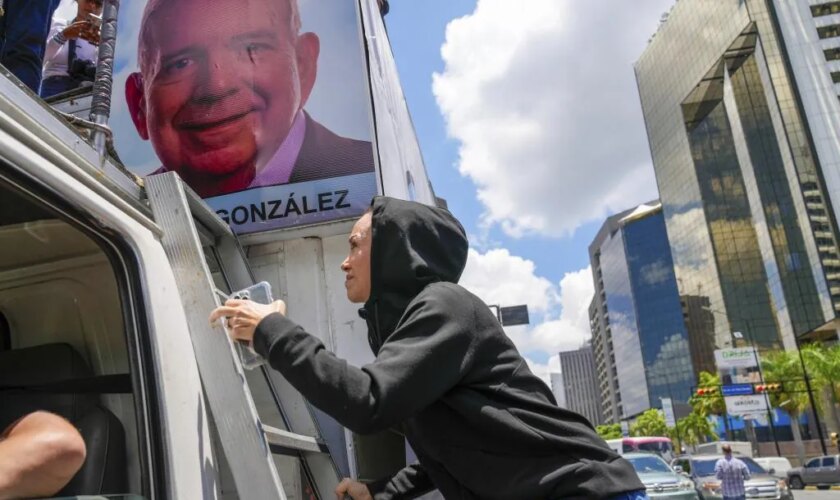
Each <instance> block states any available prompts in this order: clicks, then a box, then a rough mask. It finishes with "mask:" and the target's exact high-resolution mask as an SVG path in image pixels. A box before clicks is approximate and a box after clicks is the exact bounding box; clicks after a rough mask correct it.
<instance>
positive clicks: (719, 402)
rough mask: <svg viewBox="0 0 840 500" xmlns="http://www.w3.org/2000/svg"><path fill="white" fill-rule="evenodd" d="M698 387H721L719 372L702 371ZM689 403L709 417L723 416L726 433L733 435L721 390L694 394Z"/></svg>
mask: <svg viewBox="0 0 840 500" xmlns="http://www.w3.org/2000/svg"><path fill="white" fill-rule="evenodd" d="M697 388H698V389H720V375H718V374H717V373H709V372H700V375H699V376H698V377H697ZM688 403H689V404H690V405H691V407H692V408H693V409H694V411H695V412H696V413H697V414H698V415H700V416H702V417H709V416H711V415H715V416H717V417H722V418H723V426H724V428H725V429H726V435H727V436H730V435H731V431H730V429H729V419H728V418H726V402H725V401H724V400H723V396H721V395H720V392H718V393H717V394H715V395H714V396H698V395H697V394H694V395H692V396H691V398H690V399H689V400H688Z"/></svg>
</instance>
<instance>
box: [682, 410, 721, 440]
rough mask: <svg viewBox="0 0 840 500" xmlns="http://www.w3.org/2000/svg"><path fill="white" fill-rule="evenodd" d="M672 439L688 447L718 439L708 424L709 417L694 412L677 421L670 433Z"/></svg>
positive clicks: (709, 423)
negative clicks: (676, 439)
mask: <svg viewBox="0 0 840 500" xmlns="http://www.w3.org/2000/svg"><path fill="white" fill-rule="evenodd" d="M674 437H676V438H678V440H680V441H682V444H686V445H688V446H694V445H697V444H700V443H705V442H706V440H707V439H709V438H711V439H712V440H713V441H714V440H716V439H718V435H717V433H715V430H714V427H713V426H712V424H711V422H709V417H708V416H704V415H702V414H700V413H698V412H697V411H696V410H695V411H692V412H691V413H689V414H688V415H687V416H685V417H683V418H681V419H679V420H678V421H677V427H676V429H675V430H674V431H673V432H672V439H673V438H674Z"/></svg>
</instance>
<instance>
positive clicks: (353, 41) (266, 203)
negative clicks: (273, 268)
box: [111, 0, 378, 234]
mask: <svg viewBox="0 0 840 500" xmlns="http://www.w3.org/2000/svg"><path fill="white" fill-rule="evenodd" d="M361 26H362V21H361V19H360V12H359V5H358V3H357V2H348V1H346V0H318V1H314V0H123V2H122V3H121V8H120V22H119V31H118V34H119V35H118V39H117V57H116V61H115V81H114V96H113V106H114V107H113V110H112V117H111V126H112V128H113V130H114V142H115V145H116V148H117V153H118V154H119V155H120V157H121V160H122V161H123V162H124V163H125V164H126V166H127V167H128V168H129V169H130V170H132V171H133V172H134V173H136V174H138V175H140V176H147V175H155V174H157V173H162V172H167V171H176V172H178V173H179V174H180V176H181V177H182V178H183V179H184V180H185V181H186V183H187V184H188V185H189V186H190V187H192V188H193V190H195V191H196V192H197V193H198V194H199V195H201V196H202V197H203V198H204V199H205V200H206V201H207V203H208V204H209V205H210V206H211V207H212V208H213V209H214V210H215V211H216V212H217V213H218V214H219V215H220V216H221V217H222V218H223V219H224V220H225V221H227V222H228V223H229V224H230V225H231V227H232V228H233V229H234V231H236V232H237V233H240V234H242V233H253V232H259V231H265V230H272V229H280V228H289V227H297V226H302V225H308V224H313V223H320V222H329V221H333V220H338V219H346V218H352V217H355V216H358V215H359V214H361V213H362V212H363V211H364V210H365V209H366V208H367V206H368V205H369V203H370V200H371V198H372V197H373V196H374V195H376V194H377V192H378V187H377V186H378V182H377V173H376V157H377V155H376V151H375V146H374V133H373V126H372V111H371V96H370V84H369V78H368V74H367V63H366V56H365V51H364V44H363V37H362V32H361ZM123 90H124V92H123ZM122 94H124V95H122Z"/></svg>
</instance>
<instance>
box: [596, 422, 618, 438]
mask: <svg viewBox="0 0 840 500" xmlns="http://www.w3.org/2000/svg"><path fill="white" fill-rule="evenodd" d="M595 432H597V433H598V435H599V436H601V438H602V439H604V440H607V439H618V438H620V437H621V424H604V425H599V426H597V427H595Z"/></svg>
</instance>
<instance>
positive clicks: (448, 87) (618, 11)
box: [386, 0, 673, 378]
mask: <svg viewBox="0 0 840 500" xmlns="http://www.w3.org/2000/svg"><path fill="white" fill-rule="evenodd" d="M672 3H673V0H640V1H638V2H617V1H616V0H590V1H588V2H585V3H584V2H572V1H571V0H529V1H528V2H511V1H509V0H425V1H423V2H419V1H408V0H392V2H391V12H390V13H389V14H388V16H387V17H386V23H387V25H388V30H389V36H390V39H391V45H392V48H393V51H394V56H395V58H396V61H397V66H398V68H399V71H400V78H401V80H402V85H403V91H404V92H405V96H406V100H407V101H408V105H409V109H410V111H411V113H412V117H413V120H414V125H415V128H416V131H417V135H418V140H419V142H420V146H421V149H422V151H423V155H424V159H425V163H426V168H427V170H428V173H429V176H430V177H431V180H432V184H433V186H434V188H435V191H436V192H437V194H438V196H441V197H443V198H445V199H446V200H447V201H448V202H449V206H450V209H451V210H452V212H453V213H454V214H455V215H456V216H457V217H458V218H459V219H460V220H461V221H462V223H463V224H464V226H465V228H466V229H467V231H468V233H469V234H470V235H471V239H472V243H473V244H472V247H473V249H474V251H473V252H472V253H471V254H470V262H469V263H468V266H467V270H466V271H465V274H464V277H463V279H462V284H464V285H465V286H466V287H467V288H470V289H471V290H473V291H474V292H475V293H477V294H478V295H479V296H481V297H482V298H483V299H484V300H485V301H487V302H488V303H499V302H501V303H503V304H508V305H513V304H516V303H522V302H525V303H528V305H529V307H530V309H531V319H532V324H531V325H530V326H528V327H517V328H509V329H507V331H508V335H509V336H511V338H512V339H513V340H514V342H516V343H517V345H518V346H519V348H520V350H521V351H522V352H523V353H524V354H525V355H526V357H527V358H528V359H529V361H530V362H531V365H532V368H533V369H534V370H535V371H536V372H537V373H538V374H539V375H541V376H543V377H544V378H545V377H546V374H547V373H548V371H549V370H551V371H556V370H557V365H556V360H553V359H552V358H553V356H554V355H555V354H556V352H558V351H560V350H568V349H574V348H576V347H578V346H579V345H580V344H581V343H582V342H583V341H584V340H585V339H586V338H587V337H588V335H589V332H588V318H587V311H586V308H587V307H588V304H589V300H590V299H591V296H592V283H591V274H590V271H589V269H588V265H589V259H588V253H587V247H588V245H589V243H590V242H591V240H592V238H593V237H594V235H595V234H596V232H597V231H598V229H599V227H600V225H601V222H602V221H603V218H604V217H605V216H607V215H608V214H610V213H614V212H617V211H620V210H623V209H625V208H629V207H631V206H633V205H636V204H639V203H642V202H645V201H648V200H650V199H653V198H655V197H656V196H657V194H656V193H657V191H656V184H655V180H654V176H653V169H652V167H651V165H650V155H649V150H648V144H647V137H646V134H645V131H644V121H643V119H642V115H641V110H640V106H639V99H638V94H637V93H636V86H635V77H634V74H633V66H632V65H633V62H634V61H635V60H636V59H637V58H638V57H639V55H640V54H641V53H642V51H643V50H644V48H645V45H646V43H647V40H648V38H649V37H650V36H651V35H652V34H653V33H654V32H655V31H656V29H657V26H658V23H659V19H660V16H661V15H662V14H663V13H664V12H665V11H667V10H668V9H669V8H670V6H671V5H672ZM549 365H550V366H549Z"/></svg>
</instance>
